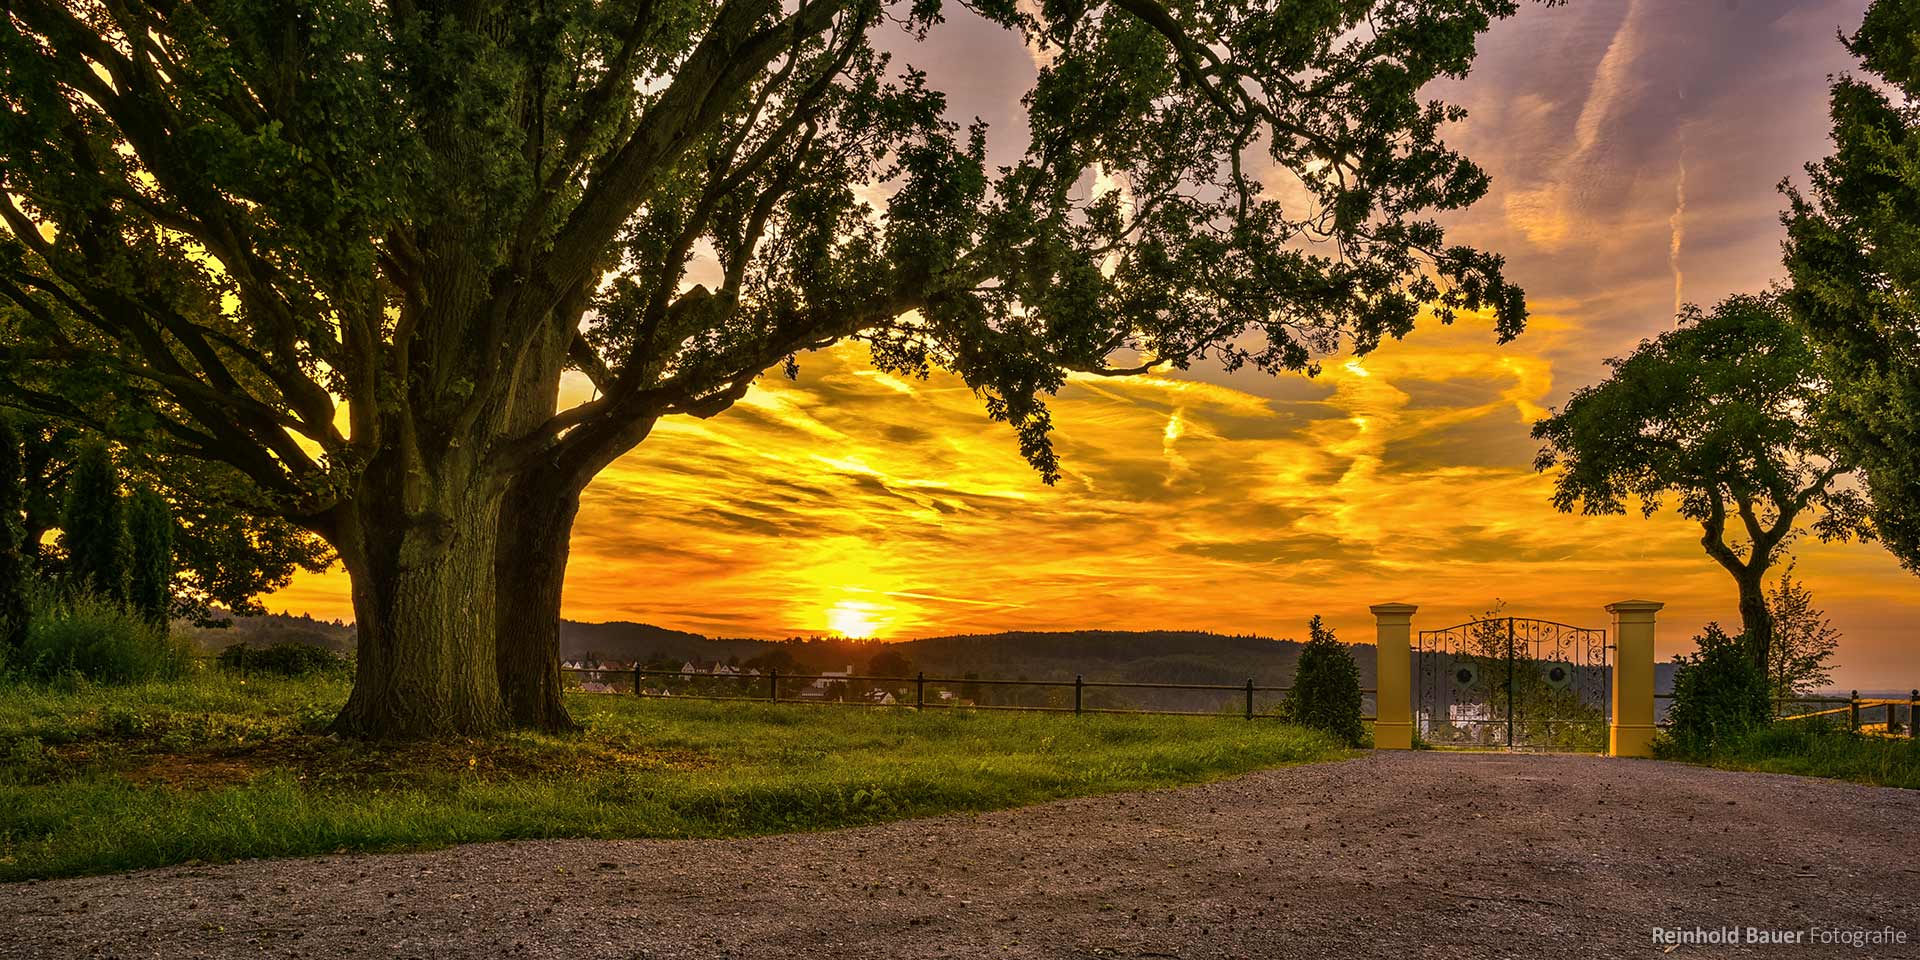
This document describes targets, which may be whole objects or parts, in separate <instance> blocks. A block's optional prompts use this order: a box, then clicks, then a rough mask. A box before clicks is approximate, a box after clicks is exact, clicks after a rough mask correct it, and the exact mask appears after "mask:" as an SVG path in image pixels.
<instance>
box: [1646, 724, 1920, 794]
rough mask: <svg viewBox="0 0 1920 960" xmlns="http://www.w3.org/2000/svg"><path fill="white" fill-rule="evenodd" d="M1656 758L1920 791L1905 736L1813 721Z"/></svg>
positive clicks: (1918, 752) (1916, 750)
mask: <svg viewBox="0 0 1920 960" xmlns="http://www.w3.org/2000/svg"><path fill="white" fill-rule="evenodd" d="M1662 747H1663V749H1662V750H1661V755H1662V756H1666V757H1668V758H1670V759H1674V760H1684V761H1688V762H1692V763H1701V764H1705V765H1707V766H1710V767H1717V768H1719V769H1722V770H1754V771H1759V772H1762V773H1791V774H1795V775H1798V776H1803V777H1825V778H1827V779H1831V780H1850V781H1852V782H1854V783H1866V784H1873V785H1876V786H1883V787H1904V788H1906V789H1909V790H1920V743H1916V742H1915V741H1914V740H1912V739H1910V738H1906V737H1898V738H1895V737H1886V736H1878V735H1874V734H1866V733H1848V732H1847V730H1846V729H1845V728H1844V727H1841V726H1838V725H1836V724H1832V723H1826V722H1821V721H1817V720H1796V721H1783V722H1780V723H1775V724H1773V725H1771V726H1767V727H1762V728H1761V729H1759V730H1755V731H1754V732H1752V733H1749V734H1747V735H1746V736H1744V737H1740V738H1738V739H1736V740H1734V741H1733V742H1732V743H1727V744H1721V745H1719V746H1717V747H1715V748H1713V749H1712V750H1710V751H1707V752H1705V753H1687V752H1684V751H1681V750H1679V749H1678V748H1677V746H1676V745H1674V744H1672V743H1666V744H1662Z"/></svg>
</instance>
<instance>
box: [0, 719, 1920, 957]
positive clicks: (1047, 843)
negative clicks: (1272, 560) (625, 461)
mask: <svg viewBox="0 0 1920 960" xmlns="http://www.w3.org/2000/svg"><path fill="white" fill-rule="evenodd" d="M1728 925H1735V926H1740V927H1746V926H1757V927H1765V928H1782V929H1787V930H1804V929H1806V928H1808V927H1811V926H1819V927H1825V928H1854V929H1871V930H1878V929H1882V928H1885V927H1892V928H1894V929H1895V930H1898V931H1903V932H1904V933H1905V935H1906V938H1907V943H1906V944H1904V945H1878V946H1875V945H1867V946H1845V945H1833V944H1829V945H1818V944H1810V945H1800V946H1738V947H1720V946H1693V945H1687V946H1680V947H1677V948H1675V949H1674V950H1673V951H1672V955H1674V956H1680V957H1707V956H1765V957H1802V956H1806V957H1827V956H1833V957H1873V958H1883V957H1920V944H1917V943H1916V941H1920V792H1912V791H1898V790H1890V789H1878V788H1872V787H1860V786H1853V785H1849V784H1842V783H1832V782H1826V781H1818V780H1805V779H1799V778H1792V777H1778V776H1769V775H1764V774H1740V773H1724V772H1718V771H1712V770H1703V769H1698V768H1694V767H1687V766H1680V765H1674V764H1665V763H1656V762H1652V761H1630V760H1607V759H1603V758H1595V757H1567V756H1500V755H1461V754H1447V753H1381V754H1374V755H1371V756H1368V757H1365V758H1363V759H1359V760H1354V761H1350V762H1345V763H1330V764H1319V765H1313V766H1305V767H1294V768H1289V769H1283V770H1271V771H1264V772H1260V773H1255V774H1251V775H1248V776H1244V777H1240V778H1237V779H1234V780H1228V781H1222V782H1220V783H1215V784H1210V785H1206V786H1200V787H1190V788H1184V789H1178V790H1164V791H1154V792H1148V793H1133V794H1123V795H1116V796H1109V797H1097V798H1089V799H1081V800H1068V801H1061V802H1057V803H1049V804H1044V805H1040V806H1035V807H1028V808H1025V809H1021V810H1009V811H1004V812H1000V813H993V814H984V815H979V816H950V817H939V818H935V819H930V820H916V821H906V822H901V823H894V824H888V825H885V826H879V827H869V828H861V829H855V830H841V831H834V832H829V833H816V834H797V835H787V836H779V837H766V838H760V839H753V840H732V841H626V842H611V841H543V842H523V843H495V844H478V845H473V846H466V847H458V848H454V849H450V850H442V851H438V852H434V853H422V854H400V855H386V856H330V857H321V858H314V859H308V860H283V861H258V862H249V863H238V864H229V865H225V866H216V867H194V868H187V867H182V868H170V869H165V870H154V871H147V872H143V873H134V874H125V875H120V876H111V877H91V878H82V879H75V880H60V881H50V882H40V883H25V884H14V885H11V886H0V957H36V958H37V957H92V956H114V957H165V958H169V960H173V958H188V957H249V958H252V957H369V958H373V957H379V958H386V957H394V958H403V957H419V958H436V960H437V958H495V957H506V958H516V957H553V958H567V960H587V958H602V957H612V958H621V960H629V958H643V957H649V958H650V957H660V958H666V957H702V958H705V957H730V958H732V957H769V958H776V957H777V958H786V957H803V956H804V957H816V956H817V957H829V956H831V957H962V958H975V957H1046V958H1104V957H1179V958H1199V957H1251V958H1262V960H1272V958H1293V957H1299V958H1321V957H1331V956H1339V957H1354V958H1371V957H1380V958H1388V957H1391V958H1394V960H1405V958H1455V957H1458V958H1474V960H1482V958H1496V957H1513V958H1528V960H1533V958H1546V957H1650V956H1662V955H1663V953H1662V951H1663V949H1664V948H1662V947H1659V946H1655V945H1653V943H1652V930H1653V928H1655V927H1686V928H1692V927H1696V926H1699V927H1706V928H1718V927H1722V926H1728Z"/></svg>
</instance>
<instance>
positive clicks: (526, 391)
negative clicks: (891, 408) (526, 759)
mask: <svg viewBox="0 0 1920 960" xmlns="http://www.w3.org/2000/svg"><path fill="white" fill-rule="evenodd" d="M1516 7H1517V0H1353V2H1343V3H1324V2H1319V0H1255V2H1252V3H1243V2H1233V3H1228V2H1223V0H1095V2H1066V3H1053V2H1048V3H1044V4H1037V5H1032V4H1024V3H1021V4H1016V3H1014V2H1012V0H981V2H975V3H971V4H962V5H954V4H947V5H943V4H941V3H940V2H939V0H913V2H911V3H885V2H881V0H798V2H793V3H779V2H775V0H539V2H529V3H504V2H497V0H496V2H472V0H463V2H452V0H385V2H376V0H10V2H9V3H7V5H6V15H5V16H4V17H0V97H4V102H5V108H4V109H3V110H0V220H3V221H4V223H5V226H6V228H7V235H6V236H5V237H4V238H0V303H4V304H5V305H6V307H5V310H4V311H3V312H0V395H4V396H5V398H6V400H7V402H9V403H11V404H13V405H15V406H20V407H25V408H30V409H32V410H34V411H37V412H39V413H40V414H43V415H51V416H56V417H61V418H65V419H68V420H71V421H73V422H78V423H82V424H85V425H86V426H87V427H89V428H90V429H92V430H95V431H98V432H100V433H102V434H103V435H107V436H111V437H114V438H115V439H117V440H119V441H120V442H123V443H127V444H129V445H136V446H141V445H144V446H147V447H153V448H164V449H166V450H168V451H172V452H176V453H185V454H189V455H193V456H198V457H204V458H208V459H211V460H216V461H219V462H221V463H223V464H225V465H226V466H227V467H229V468H231V469H232V470H233V471H235V472H237V474H239V475H241V476H243V477H245V478H246V479H247V480H248V482H249V483H250V485H251V488H252V490H253V491H254V493H255V502H254V503H253V504H252V506H251V509H253V510H255V511H256V512H257V513H258V514H259V515H261V516H269V517H281V518H286V519H289V520H292V521H294V522H297V523H298V524H300V525H302V526H303V527H305V528H306V529H308V530H311V531H313V532H314V533H316V534H318V535H319V536H321V537H323V538H325V540H326V541H327V542H328V543H329V544H330V545H331V546H332V547H333V548H334V549H335V550H337V552H338V554H339V557H340V559H341V561H342V562H343V563H344V565H345V567H346V569H347V572H348V573H349V574H350V575H351V578H352V584H353V604H354V611H355V619H356V621H357V624H358V629H359V657H358V668H357V669H358V674H357V677H356V681H355V684H354V688H353V692H352V694H351V696H350V699H349V700H348V702H347V705H346V707H345V708H344V710H343V712H342V714H341V716H340V719H339V721H338V727H339V729H340V730H342V731H344V732H347V733H352V734H359V735H377V736H418V735H440V734H477V733H485V732H487V731H490V730H493V729H496V728H498V727H500V726H502V725H504V724H509V723H513V724H520V725H529V726H537V727H544V728H557V727H563V726H566V725H568V724H569V722H570V721H569V720H568V718H567V716H566V712H565V710H564V708H563V707H562V705H561V701H560V679H559V671H558V657H557V651H558V619H559V609H560V591H561V586H562V582H563V579H564V576H565V571H566V561H567V548H568V535H569V531H570V529H571V526H572V523H573V520H574V517H575V514H576V511H577V509H578V506H579V502H580V494H581V491H582V489H583V488H584V487H585V486H586V485H587V484H588V483H589V482H590V481H591V480H592V479H593V477H594V476H595V475H596V474H597V473H598V472H599V471H600V470H601V469H602V468H604V467H605V466H607V465H608V464H609V463H610V462H612V461H613V460H614V459H615V458H617V457H619V456H621V455H622V454H623V453H625V452H627V451H628V450H630V449H632V448H633V447H634V446H635V445H637V444H639V443H640V442H641V441H642V440H644V439H645V438H646V436H647V435H648V433H649V432H650V431H651V430H652V429H653V427H654V425H655V424H657V423H658V422H659V421H660V420H661V419H663V418H667V417H675V416H692V417H711V416H714V415H716V414H719V413H721V412H722V411H724V410H726V409H727V408H728V407H729V406H731V405H732V404H734V403H735V402H736V401H738V400H739V399H740V398H741V397H742V396H743V395H745V394H746V393H747V391H748V390H749V389H751V387H752V385H753V383H754V381H755V379H756V378H757V377H759V376H761V375H762V374H763V373H764V372H766V371H768V370H769V369H773V368H780V369H783V370H784V371H785V372H786V373H787V374H788V375H790V376H791V375H793V374H794V373H795V369H796V363H797V358H798V356H799V355H800V354H803V353H805V352H807V351H810V350H814V349H819V348H822V347H825V346H827V345H830V344H834V343H837V342H842V341H849V340H856V341H860V342H862V343H864V344H865V345H866V346H867V347H868V348H869V349H870V352H871V355H872V360H873V363H874V364H875V365H876V366H877V367H879V368H881V369H883V370H887V371H892V372H896V373H904V374H917V375H925V374H926V373H927V372H928V371H929V370H931V369H932V368H933V367H935V366H938V367H940V368H943V369H945V370H949V371H952V372H954V373H957V374H958V375H959V376H961V377H962V378H964V379H965V381H966V382H967V383H968V384H969V385H970V386H971V387H972V388H973V389H974V390H975V392H976V393H978V394H979V396H980V397H981V398H982V400H983V403H984V406H985V410H986V413H987V414H988V415H989V416H990V417H991V418H993V419H995V420H998V421H1001V422H1004V423H1007V424H1008V425H1010V426H1011V428H1012V429H1013V432H1014V435H1015V437H1016V439H1017V444H1018V448H1019V450H1020V452H1021V454H1022V455H1023V456H1025V457H1026V459H1028V460H1029V461H1031V462H1032V464H1033V465H1034V467H1035V468H1036V469H1037V470H1038V472H1039V474H1040V475H1041V477H1042V478H1044V479H1047V480H1051V479H1052V478H1053V477H1054V476H1055V474H1056V472H1057V464H1056V461H1055V458H1054V454H1053V452H1052V448H1051V446H1050V444H1049V441H1048V432H1049V429H1050V420H1049V416H1048V411H1047V407H1046V404H1045V399H1046V398H1047V397H1048V396H1049V395H1051V394H1052V393H1054V392H1055V391H1056V390H1057V389H1058V388H1059V387H1060V386H1061V385H1062V383H1063V382H1064V381H1065V378H1066V376H1067V375H1068V374H1069V373H1070V372H1073V371H1085V372H1089V373H1095V374H1108V375H1120V374H1127V373H1135V372H1141V371H1146V370H1150V369H1153V368H1156V367H1166V366H1171V367H1185V366H1186V365H1188V364H1190V363H1194V362H1198V361H1201V360H1208V361H1212V362H1218V363H1221V364H1224V365H1225V366H1227V367H1228V368H1238V367H1241V366H1245V365H1253V366H1255V367H1258V368H1260V369H1264V370H1268V371H1274V372H1279V371H1309V372H1311V371H1312V370H1313V369H1314V364H1315V361H1316V358H1317V357H1320V356H1322V355H1325V354H1327V353H1329V352H1333V351H1338V350H1343V349H1352V350H1354V351H1355V352H1360V353H1364V352H1366V351H1368V350H1371V349H1373V348H1374V347H1375V346H1376V345H1377V344H1379V343H1380V342H1381V340H1382V339H1383V338H1388V337H1399V336H1402V335H1404V334H1405V333H1407V332H1408V331H1409V330H1411V329H1412V327H1413V325H1414V322H1415V319H1416V318H1417V317H1418V316H1420V315H1421V314H1422V313H1423V312H1426V313H1429V314H1431V315H1433V316H1435V317H1437V318H1438V319H1439V320H1441V321H1443V322H1444V321H1451V320H1452V319H1453V318H1454V316H1455V314H1456V313H1457V312H1460V311H1484V312H1485V313H1486V314H1488V315H1489V316H1490V317H1491V319H1492V322H1493V325H1494V327H1495V329H1496V331H1497V334H1498V336H1499V337H1500V338H1501V339H1503V340H1504V339H1506V338H1508V337H1511V336H1513V335H1514V334H1516V333H1517V332H1518V331H1519V329H1520V327H1521V325H1522V323H1523V320H1524V314H1525V308H1524V302H1523V297H1522V295H1521V292H1520V290H1519V289H1518V288H1516V287H1514V286H1512V285H1510V284H1508V283H1507V282H1506V280H1505V278H1504V277H1503V275H1502V263H1501V260H1500V259H1499V258H1498V257H1497V256H1495V255H1492V254H1489V253H1486V252H1482V251H1477V250H1474V249H1471V248H1466V247H1461V246H1450V245H1447V244H1446V242H1445V238H1444V234H1443V232H1442V230H1441V228H1440V227H1439V226H1438V225H1437V224H1436V223H1435V221H1434V220H1433V216H1434V215H1435V214H1436V213H1438V212H1440V211H1446V210H1453V209H1458V208H1461V207H1464V206H1466V205H1468V204H1470V203H1472V202H1473V201H1475V200H1477V199H1478V198H1480V197H1481V196H1482V195H1483V194H1484V192H1485V190H1486V185H1487V178H1486V176H1485V175H1484V173H1482V171H1481V170H1479V169H1478V168H1477V167H1475V166H1474V165H1473V164H1472V163H1470V162H1469V161H1468V160H1467V159H1466V158H1464V157H1462V156H1461V155H1459V154H1458V153H1456V152H1455V151H1453V150H1451V149H1450V148H1449V147H1448V146H1447V145H1446V144H1445V143H1444V141H1443V140H1442V137H1441V134H1442V132H1443V129H1444V128H1445V127H1446V126H1447V125H1448V124H1449V123H1451V122H1454V121H1457V120H1458V119H1460V117H1461V116H1462V113H1461V111H1460V110H1458V109H1457V108H1455V107H1451V106H1448V105H1446V104H1444V103H1440V102H1437V101H1429V100H1427V99H1423V97H1422V94H1421V91H1422V88H1423V87H1424V86H1425V85H1426V84H1428V83H1429V82H1430V81H1432V80H1435V79H1436V78H1441V77H1458V76H1461V75H1464V74H1465V72H1466V71H1467V69H1468V68H1469V66H1470V64H1471V62H1472V58H1473V54H1474V46H1475V41H1476V40H1477V38H1478V35H1479V34H1481V33H1482V32H1484V31H1485V30H1486V29H1487V28H1488V27H1489V25H1490V24H1491V22H1492V21H1493V20H1495V19H1497V18H1500V17H1504V16H1508V15H1510V14H1512V13H1513V12H1514V11H1515V9H1516ZM950 21H951V22H950ZM984 30H1001V31H1009V32H1011V33H1013V34H1015V35H1017V36H1018V37H1019V38H1020V39H1021V41H1023V42H1024V43H1026V44H1028V45H1029V46H1031V47H1032V48H1034V49H1035V50H1037V51H1041V52H1043V53H1044V54H1045V58H1046V59H1047V65H1046V66H1045V67H1044V68H1042V69H1041V70H1039V71H1038V76H1037V78H1036V79H1035V80H1034V82H1033V85H1032V88H1031V89H1030V91H1029V92H1028V95H1027V97H1026V99H1025V100H1024V105H1025V109H1026V125H1027V134H1026V137H1027V138H1026V141H1025V142H1024V144H1018V143H1016V144H1015V145H1014V146H1015V148H1016V149H1015V150H1014V151H1012V153H1013V154H1017V156H1018V159H1017V160H1016V161H1014V162H1012V163H1009V164H1006V165H1001V166H995V165H992V164H990V163H989V162H988V159H987V157H988V150H987V144H988V139H989V131H988V129H987V127H986V126H985V125H984V124H982V123H980V122H978V121H975V122H973V123H971V124H969V125H967V126H965V127H962V126H960V125H958V124H956V123H954V122H952V121H950V120H949V119H948V108H947V104H946V100H945V97H944V96H943V95H942V94H941V92H940V91H939V90H938V89H936V87H935V85H934V82H933V80H932V79H931V78H930V77H929V76H928V75H927V74H926V73H924V72H921V71H918V70H915V69H913V68H912V67H910V66H906V65H904V64H902V63H899V62H897V60H901V59H907V58H910V57H911V54H912V51H913V50H915V49H916V48H917V45H919V44H930V43H943V42H946V43H954V42H968V39H967V38H968V37H974V38H977V37H978V36H979V33H980V32H981V31H984ZM967 31H972V32H971V33H970V34H969V33H968V32H967ZM901 54H904V56H901ZM696 258H706V262H708V263H710V264H711V266H712V267H713V274H714V276H715V277H716V278H717V279H713V280H710V281H708V282H707V283H703V284H693V283H690V282H689V281H688V270H689V265H690V263H692V262H693V261H694V260H695V259H696ZM570 372H571V373H573V374H577V375H578V376H580V377H582V378H584V380H585V381H586V382H588V383H590V384H591V387H592V391H591V394H592V395H591V398H590V399H587V400H585V401H582V402H579V403H569V404H567V405H565V406H564V408H563V405H562V403H561V396H562V391H561V389H560V388H561V383H562V377H563V375H567V374H569V373H570Z"/></svg>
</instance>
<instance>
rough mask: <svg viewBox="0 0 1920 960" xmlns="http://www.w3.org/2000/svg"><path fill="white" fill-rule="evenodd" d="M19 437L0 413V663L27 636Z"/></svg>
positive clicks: (24, 533)
mask: <svg viewBox="0 0 1920 960" xmlns="http://www.w3.org/2000/svg"><path fill="white" fill-rule="evenodd" d="M20 470H21V466H20V437H19V435H18V434H17V433H15V432H14V429H13V420H12V419H11V418H9V417H5V416H0V664H5V663H6V661H7V660H8V659H9V657H10V656H11V654H12V653H13V651H15V650H18V649H20V645H21V644H22V643H25V642H26V639H27V619H28V614H27V550H26V542H25V537H26V527H25V526H24V524H23V521H24V519H25V518H24V516H23V515H22V510H24V509H25V507H26V501H27V491H26V487H25V484H24V482H23V478H22V476H21V472H20Z"/></svg>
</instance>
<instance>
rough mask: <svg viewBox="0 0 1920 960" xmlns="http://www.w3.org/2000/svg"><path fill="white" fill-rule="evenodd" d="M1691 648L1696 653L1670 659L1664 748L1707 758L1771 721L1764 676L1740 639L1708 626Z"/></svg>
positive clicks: (1718, 626) (1742, 639) (1684, 754)
mask: <svg viewBox="0 0 1920 960" xmlns="http://www.w3.org/2000/svg"><path fill="white" fill-rule="evenodd" d="M1693 642H1694V644H1695V645H1696V646H1698V647H1699V649H1698V650H1696V651H1694V652H1693V653H1691V654H1688V655H1686V656H1682V657H1674V658H1673V661H1674V663H1675V664H1677V665H1678V666H1677V667H1676V669H1675V670H1674V673H1673V706H1672V708H1671V710H1670V711H1669V712H1668V714H1667V720H1668V727H1667V737H1666V741H1667V742H1666V743H1665V745H1664V746H1665V750H1666V751H1667V752H1672V753H1677V754H1680V755H1683V756H1701V755H1705V754H1707V753H1711V752H1712V751H1713V750H1714V749H1715V748H1717V747H1721V746H1725V745H1727V744H1731V743H1733V742H1735V741H1737V740H1739V739H1740V738H1742V737H1744V736H1746V735H1747V734H1749V733H1751V732H1753V731H1754V730H1756V729H1758V728H1760V727H1764V726H1766V725H1767V723H1768V722H1769V721H1771V719H1772V717H1773V708H1772V701H1771V700H1770V699H1769V692H1770V685H1769V681H1768V678H1767V673H1766V671H1765V670H1764V669H1762V668H1761V667H1760V665H1759V664H1758V663H1756V662H1754V658H1753V657H1752V656H1751V655H1750V652H1749V651H1748V648H1747V643H1748V641H1747V639H1746V638H1745V637H1744V636H1742V637H1729V636H1727V635H1726V633H1724V632H1723V631H1721V629H1720V625H1719V624H1717V623H1710V624H1707V629H1706V632H1704V633H1702V634H1701V635H1700V636H1697V637H1695V638H1693Z"/></svg>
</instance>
